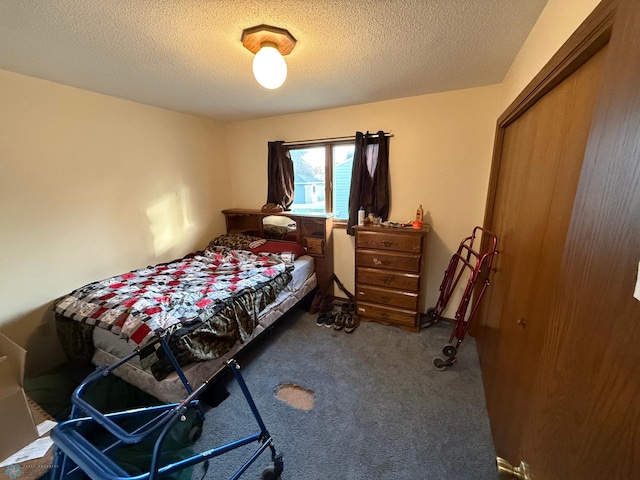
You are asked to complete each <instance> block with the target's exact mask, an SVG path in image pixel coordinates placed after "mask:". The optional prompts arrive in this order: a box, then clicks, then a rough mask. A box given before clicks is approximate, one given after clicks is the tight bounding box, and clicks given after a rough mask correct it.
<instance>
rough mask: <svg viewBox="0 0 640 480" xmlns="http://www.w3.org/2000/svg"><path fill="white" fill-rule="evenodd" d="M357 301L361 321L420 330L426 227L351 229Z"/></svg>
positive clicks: (415, 330) (358, 227)
mask: <svg viewBox="0 0 640 480" xmlns="http://www.w3.org/2000/svg"><path fill="white" fill-rule="evenodd" d="M353 228H354V230H355V233H356V239H355V243H356V302H357V310H358V315H359V316H360V318H361V319H362V320H364V321H375V322H378V323H382V324H385V325H394V326H397V327H400V328H403V329H405V330H408V331H411V332H418V331H419V330H420V313H421V312H422V311H423V309H424V292H423V291H422V290H423V288H422V287H423V286H424V266H425V257H426V255H425V252H426V246H427V233H428V232H429V226H428V225H425V226H423V228H421V229H419V230H414V229H411V228H392V227H384V226H368V225H365V226H354V227H353Z"/></svg>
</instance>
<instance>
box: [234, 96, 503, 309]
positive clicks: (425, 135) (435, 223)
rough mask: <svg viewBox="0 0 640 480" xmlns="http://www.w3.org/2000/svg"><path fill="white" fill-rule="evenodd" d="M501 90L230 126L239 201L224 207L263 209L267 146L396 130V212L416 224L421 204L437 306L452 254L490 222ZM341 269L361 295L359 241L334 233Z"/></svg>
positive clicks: (430, 292)
mask: <svg viewBox="0 0 640 480" xmlns="http://www.w3.org/2000/svg"><path fill="white" fill-rule="evenodd" d="M500 95H501V89H500V87H499V86H488V87H482V88H474V89H468V90H459V91H452V92H446V93H441V94H434V95H423V96H418V97H411V98H403V99H398V100H390V101H385V102H377V103H371V104H367V105H358V106H353V107H345V108H337V109H331V110H323V111H318V112H311V113H304V114H299V115H290V116H282V117H275V118H267V119H262V120H254V121H248V122H240V123H235V124H230V125H227V127H226V129H227V136H228V141H229V143H228V150H229V163H230V165H231V166H230V168H231V178H232V181H233V196H232V198H231V199H230V200H229V201H227V202H225V204H224V207H246V208H260V206H262V205H263V204H264V203H265V198H266V191H267V180H266V178H267V174H266V170H267V142H268V141H270V140H285V141H295V140H306V139H314V138H328V137H340V136H347V135H353V134H355V132H356V131H357V130H360V131H363V132H364V131H367V130H370V131H378V130H385V131H387V132H392V133H393V134H394V137H393V138H391V140H390V176H391V195H392V203H391V212H390V219H391V220H395V221H406V220H411V219H412V218H413V217H414V216H415V211H416V208H417V207H418V204H422V205H423V208H424V210H425V217H426V221H427V222H429V223H430V224H431V225H432V231H431V233H430V234H429V236H428V249H427V258H428V267H427V284H426V292H427V304H428V305H434V304H435V302H436V300H437V298H438V287H439V286H440V282H441V281H442V276H443V274H444V271H445V269H446V267H447V264H448V262H449V259H450V258H451V255H452V253H453V252H454V251H455V250H456V248H457V246H458V244H459V243H460V241H461V240H462V238H463V237H465V236H466V235H468V234H469V233H470V232H471V229H472V228H473V227H474V226H475V225H478V224H481V223H482V219H483V214H484V202H485V197H486V191H487V183H488V176H489V165H490V159H491V151H492V148H493V134H494V130H495V120H496V118H497V117H498V114H499V113H500V110H499V108H500ZM334 251H335V271H336V274H337V276H338V278H340V280H342V282H343V283H344V284H345V285H346V286H347V288H349V290H350V291H351V292H353V284H354V258H353V253H354V249H353V239H352V237H350V236H348V235H346V231H345V230H342V229H340V230H337V231H334Z"/></svg>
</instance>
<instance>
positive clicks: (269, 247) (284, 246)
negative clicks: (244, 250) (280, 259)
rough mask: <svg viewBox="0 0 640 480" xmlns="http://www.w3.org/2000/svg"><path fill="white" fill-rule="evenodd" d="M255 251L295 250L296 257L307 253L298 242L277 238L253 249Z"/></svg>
mask: <svg viewBox="0 0 640 480" xmlns="http://www.w3.org/2000/svg"><path fill="white" fill-rule="evenodd" d="M251 251H252V252H253V253H283V252H293V253H294V255H295V256H296V258H298V257H301V256H302V255H306V254H307V250H306V249H305V248H304V247H303V246H302V245H300V244H299V243H296V242H278V241H275V240H267V241H266V242H265V243H263V244H262V245H259V246H257V247H256V248H253V249H251Z"/></svg>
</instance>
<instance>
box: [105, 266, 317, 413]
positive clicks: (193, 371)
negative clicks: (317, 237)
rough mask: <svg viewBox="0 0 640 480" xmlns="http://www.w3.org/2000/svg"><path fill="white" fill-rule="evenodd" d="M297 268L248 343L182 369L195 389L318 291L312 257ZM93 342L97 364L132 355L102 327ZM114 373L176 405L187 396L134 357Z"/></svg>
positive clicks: (174, 378)
mask: <svg viewBox="0 0 640 480" xmlns="http://www.w3.org/2000/svg"><path fill="white" fill-rule="evenodd" d="M294 265H295V268H294V270H293V271H292V279H291V281H290V282H289V284H288V285H287V286H286V287H285V289H284V290H283V291H282V292H280V293H279V294H278V296H277V297H276V301H275V302H273V303H271V304H269V305H267V307H266V308H265V309H263V310H262V311H261V312H260V314H259V316H258V323H259V324H258V326H257V327H256V328H255V330H254V331H253V333H252V334H251V336H250V337H249V339H248V340H247V341H246V342H243V343H241V342H236V344H235V345H234V346H233V348H232V349H231V350H230V351H228V352H227V353H226V354H224V355H222V356H220V357H218V358H215V359H212V360H207V361H204V362H195V363H191V364H189V365H187V366H185V367H183V369H182V370H183V372H184V374H185V376H186V377H187V379H188V380H189V383H190V384H191V385H192V386H195V387H197V386H199V385H200V384H201V383H202V382H204V381H205V380H207V379H208V378H209V377H211V376H212V375H215V374H217V373H219V372H220V371H221V370H222V369H223V368H224V367H225V365H226V361H227V360H228V359H230V358H232V357H233V356H234V355H235V354H237V353H238V352H239V351H240V350H241V349H242V348H244V347H245V346H246V345H248V344H249V343H250V342H252V341H253V340H255V339H256V338H257V337H259V336H260V335H261V334H262V333H263V332H264V331H265V330H266V329H267V328H268V327H270V326H271V325H273V324H274V323H275V321H276V320H277V319H278V318H280V317H281V316H282V315H283V314H284V313H285V312H287V311H288V310H290V309H291V308H292V307H293V306H294V305H295V304H296V303H298V302H299V301H300V300H301V299H302V298H303V297H304V296H305V295H307V294H308V293H309V292H310V291H311V290H313V289H314V288H315V286H316V284H317V280H316V275H315V273H314V261H313V258H312V257H310V256H308V255H304V256H302V257H299V258H297V259H296V260H295V262H294ZM93 343H94V346H95V352H94V354H93V358H92V362H93V364H94V365H105V364H113V363H115V362H116V361H118V360H119V359H120V358H123V357H125V356H126V355H128V354H129V353H131V352H132V346H131V344H130V343H129V342H127V341H126V340H125V339H122V338H120V337H119V336H118V335H114V334H113V333H111V332H110V331H108V330H106V329H103V328H94V329H93ZM113 373H114V374H115V375H117V376H119V377H121V378H122V379H123V380H125V381H126V382H128V383H130V384H132V385H135V386H136V387H138V388H140V389H141V390H143V391H145V392H147V393H149V394H150V395H153V396H154V397H156V398H157V399H159V400H161V401H164V402H177V401H179V400H181V399H182V398H183V397H184V396H185V394H186V391H185V388H184V386H183V384H182V382H181V380H180V378H179V377H178V375H177V374H176V373H175V372H174V373H171V374H169V375H168V376H167V377H166V378H164V379H163V380H160V381H158V380H156V379H155V378H154V376H153V375H152V374H151V373H150V372H148V371H147V370H144V369H143V368H142V367H141V365H140V361H139V358H138V357H133V359H132V360H131V361H129V362H128V363H126V364H124V365H122V366H121V367H120V368H118V369H116V370H115V371H114V372H113Z"/></svg>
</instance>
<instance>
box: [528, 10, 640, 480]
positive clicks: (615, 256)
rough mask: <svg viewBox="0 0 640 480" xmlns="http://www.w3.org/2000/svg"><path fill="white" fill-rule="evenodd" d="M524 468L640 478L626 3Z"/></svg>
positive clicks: (633, 150) (634, 161)
mask: <svg viewBox="0 0 640 480" xmlns="http://www.w3.org/2000/svg"><path fill="white" fill-rule="evenodd" d="M608 49H609V52H608V53H607V57H608V58H607V64H606V69H605V72H604V76H603V82H602V89H601V92H600V94H599V99H598V104H597V107H596V110H595V113H594V116H593V122H592V128H591V132H590V135H589V142H588V146H587V151H586V154H585V157H584V161H583V168H582V172H581V177H580V183H579V186H578V191H577V195H576V199H575V203H574V209H573V214H572V217H571V222H570V223H571V224H570V228H569V231H568V234H567V241H566V245H565V255H564V259H563V262H562V266H561V272H560V280H559V282H558V292H557V294H556V295H555V296H554V301H553V305H552V311H551V315H550V319H549V331H548V333H547V335H546V338H545V343H544V347H543V350H542V355H541V363H540V367H539V369H540V371H539V374H538V379H537V382H536V385H535V388H534V399H533V400H532V409H531V412H530V414H529V416H528V422H527V425H526V426H525V429H524V434H523V441H522V458H523V459H524V460H527V461H528V462H530V463H531V467H532V473H533V474H534V475H535V478H544V479H548V480H560V479H567V478H576V479H585V480H589V479H598V480H599V479H605V478H607V479H608V478H611V479H638V478H640V441H639V439H640V301H639V300H640V298H639V297H640V295H638V294H637V293H636V296H635V297H634V287H635V286H636V285H637V281H638V280H639V279H638V262H639V261H640V81H639V79H640V55H638V52H640V9H638V3H637V0H620V2H619V4H618V9H617V12H616V16H615V24H614V27H613V32H612V34H611V43H610V45H609V47H608Z"/></svg>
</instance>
